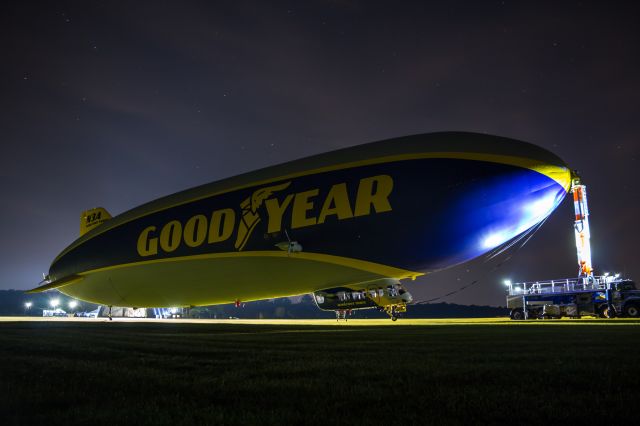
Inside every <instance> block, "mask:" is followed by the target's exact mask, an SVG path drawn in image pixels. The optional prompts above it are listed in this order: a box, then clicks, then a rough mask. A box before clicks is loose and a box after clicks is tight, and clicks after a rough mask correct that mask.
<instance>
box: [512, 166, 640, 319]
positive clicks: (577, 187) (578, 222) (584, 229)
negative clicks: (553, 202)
mask: <svg viewBox="0 0 640 426" xmlns="http://www.w3.org/2000/svg"><path fill="white" fill-rule="evenodd" d="M571 192H572V193H573V206H574V210H575V220H574V224H573V228H574V234H575V241H576V250H577V255H578V276H577V278H566V279H561V280H546V281H530V282H521V283H515V284H512V283H511V281H508V280H507V281H505V284H506V285H507V287H508V289H507V307H508V308H509V309H510V310H511V311H510V315H509V316H510V317H511V319H512V320H526V319H534V318H542V319H551V318H561V317H570V318H580V317H582V316H595V317H601V318H613V317H627V318H639V317H640V290H638V288H637V287H636V284H635V282H633V281H632V280H630V279H624V278H621V277H620V274H614V275H610V274H609V273H605V274H604V275H601V276H596V275H594V273H593V266H592V263H591V243H590V240H591V233H590V229H589V208H588V206H587V188H586V186H585V185H583V184H582V182H581V178H580V176H579V175H578V173H577V172H575V171H574V174H573V176H572V179H571Z"/></svg>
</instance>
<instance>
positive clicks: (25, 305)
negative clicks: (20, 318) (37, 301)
mask: <svg viewBox="0 0 640 426" xmlns="http://www.w3.org/2000/svg"><path fill="white" fill-rule="evenodd" d="M31 306H33V303H31V302H27V303H25V304H24V307H25V308H27V309H29V308H30V307H31Z"/></svg>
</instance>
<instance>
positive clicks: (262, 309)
mask: <svg viewBox="0 0 640 426" xmlns="http://www.w3.org/2000/svg"><path fill="white" fill-rule="evenodd" d="M54 299H57V300H58V307H59V308H61V309H63V310H65V311H66V312H68V313H73V312H83V311H92V310H94V309H96V308H97V307H98V305H95V304H93V303H87V302H82V301H77V303H78V304H77V306H76V307H75V308H73V309H71V308H69V302H71V301H72V300H74V299H72V298H70V297H68V296H65V295H63V294H61V293H59V292H57V291H50V292H47V293H38V294H25V293H24V292H23V291H19V290H0V316H20V315H29V316H42V310H43V309H52V306H51V301H52V300H54ZM27 302H30V303H31V306H30V307H29V308H27V305H26V303H27ZM508 313H509V310H508V309H506V308H502V307H492V306H476V305H471V306H466V305H456V304H453V303H433V304H426V305H410V306H409V307H408V310H407V313H406V315H405V317H407V318H483V317H497V316H506V315H508ZM150 315H151V314H150ZM189 316H190V317H193V318H211V319H214V318H217V319H221V318H230V317H232V318H241V319H273V318H283V319H284V318H287V319H295V318H300V319H320V318H335V314H334V313H333V312H326V311H321V310H320V309H318V307H317V306H316V304H315V302H314V301H313V298H312V297H311V296H310V295H305V296H303V297H302V298H301V299H300V301H299V302H298V303H293V302H292V301H291V299H289V298H286V297H285V298H279V299H271V300H261V301H256V302H247V303H243V306H241V307H236V306H235V304H226V305H216V306H201V307H196V308H192V309H191V310H190V312H189ZM386 317H387V315H386V314H385V313H383V312H378V311H377V310H375V309H367V310H362V311H353V313H352V318H386Z"/></svg>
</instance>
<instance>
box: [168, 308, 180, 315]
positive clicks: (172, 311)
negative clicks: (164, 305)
mask: <svg viewBox="0 0 640 426" xmlns="http://www.w3.org/2000/svg"><path fill="white" fill-rule="evenodd" d="M169 312H171V313H172V314H175V313H177V312H178V308H169Z"/></svg>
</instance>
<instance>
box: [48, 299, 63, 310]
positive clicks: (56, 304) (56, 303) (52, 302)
mask: <svg viewBox="0 0 640 426" xmlns="http://www.w3.org/2000/svg"><path fill="white" fill-rule="evenodd" d="M49 304H50V305H51V307H52V308H55V307H56V306H58V305H59V304H60V300H58V299H51V302H49Z"/></svg>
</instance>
